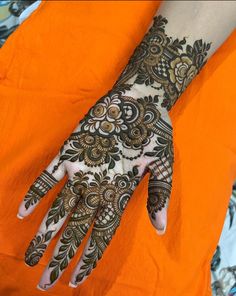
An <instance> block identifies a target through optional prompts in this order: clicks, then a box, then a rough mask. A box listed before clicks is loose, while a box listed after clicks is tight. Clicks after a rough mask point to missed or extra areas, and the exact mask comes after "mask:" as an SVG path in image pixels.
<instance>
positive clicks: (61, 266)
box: [60, 257, 68, 270]
mask: <svg viewBox="0 0 236 296" xmlns="http://www.w3.org/2000/svg"><path fill="white" fill-rule="evenodd" d="M67 266H68V260H67V257H66V258H65V259H64V260H63V261H62V262H61V264H60V269H61V270H63V269H65V268H66V267H67Z"/></svg>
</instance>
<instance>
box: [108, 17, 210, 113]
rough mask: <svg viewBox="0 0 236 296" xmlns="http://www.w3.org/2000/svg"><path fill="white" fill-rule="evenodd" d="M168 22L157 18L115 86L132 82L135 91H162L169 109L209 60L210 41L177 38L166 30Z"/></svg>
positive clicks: (123, 86)
mask: <svg viewBox="0 0 236 296" xmlns="http://www.w3.org/2000/svg"><path fill="white" fill-rule="evenodd" d="M167 23H168V21H167V19H166V18H164V17H162V16H161V15H159V16H157V17H155V18H154V22H153V25H152V26H151V28H150V30H149V31H148V33H147V34H146V35H145V36H144V38H143V40H142V42H141V43H140V45H139V46H138V47H137V48H136V49H135V51H134V54H133V55H132V57H131V59H130V61H129V63H128V65H127V66H126V68H125V69H124V71H123V72H122V74H121V75H120V77H119V79H118V80H117V82H116V84H115V86H114V88H115V89H116V88H119V89H126V87H127V85H129V86H130V87H131V89H132V90H133V91H134V90H138V92H140V93H143V94H145V95H148V94H149V93H150V95H158V97H159V103H158V104H159V106H158V107H159V108H163V109H166V110H168V111H169V110H170V109H171V108H172V106H173V105H174V104H175V102H176V101H177V99H178V98H179V97H180V96H181V94H182V93H183V92H184V90H185V89H186V87H187V86H188V85H189V83H190V82H191V81H192V80H193V78H194V77H195V76H196V75H197V74H198V73H199V71H200V69H201V68H202V67H203V65H204V64H205V63H206V56H207V52H208V51H209V49H210V43H205V42H203V41H202V40H201V39H200V40H196V41H195V42H194V43H193V44H191V45H190V44H187V42H186V38H185V37H184V38H183V39H178V38H176V39H174V38H173V37H171V36H168V35H167V33H166V32H165V25H166V24H167Z"/></svg>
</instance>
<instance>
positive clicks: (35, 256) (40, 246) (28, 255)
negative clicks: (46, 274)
mask: <svg viewBox="0 0 236 296" xmlns="http://www.w3.org/2000/svg"><path fill="white" fill-rule="evenodd" d="M52 233H53V231H48V232H46V234H45V235H44V234H39V235H37V236H35V238H34V239H33V240H32V241H31V242H30V245H29V247H28V249H27V251H26V252H25V262H26V263H27V264H28V265H30V266H34V265H36V264H37V263H38V262H39V260H40V258H41V257H42V256H43V253H44V251H45V250H46V247H47V244H46V242H47V241H49V240H50V239H51V237H52Z"/></svg>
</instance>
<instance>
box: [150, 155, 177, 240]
mask: <svg viewBox="0 0 236 296" xmlns="http://www.w3.org/2000/svg"><path fill="white" fill-rule="evenodd" d="M172 167H173V157H170V156H169V157H162V158H160V159H158V160H157V161H155V162H153V163H152V164H151V165H149V170H150V176H149V183H148V200H147V210H148V215H149V218H150V220H151V223H152V225H153V226H154V227H155V228H156V230H157V233H158V234H164V233H165V230H166V226H167V208H168V204H169V197H170V193H171V187H172V172H173V169H172Z"/></svg>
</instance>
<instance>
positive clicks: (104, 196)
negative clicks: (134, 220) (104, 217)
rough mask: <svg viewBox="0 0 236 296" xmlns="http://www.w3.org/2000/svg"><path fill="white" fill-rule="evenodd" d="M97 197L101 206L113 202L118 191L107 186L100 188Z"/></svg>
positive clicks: (110, 185)
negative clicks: (98, 196)
mask: <svg viewBox="0 0 236 296" xmlns="http://www.w3.org/2000/svg"><path fill="white" fill-rule="evenodd" d="M99 195H100V200H101V204H107V203H109V202H113V201H114V199H115V198H116V197H118V196H119V190H118V188H117V187H116V186H115V185H113V184H107V185H106V186H103V187H101V189H100V192H99Z"/></svg>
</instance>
